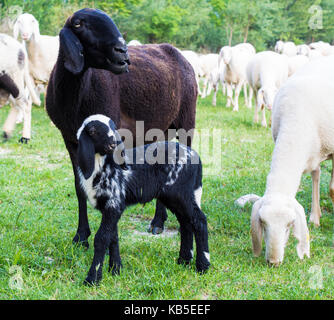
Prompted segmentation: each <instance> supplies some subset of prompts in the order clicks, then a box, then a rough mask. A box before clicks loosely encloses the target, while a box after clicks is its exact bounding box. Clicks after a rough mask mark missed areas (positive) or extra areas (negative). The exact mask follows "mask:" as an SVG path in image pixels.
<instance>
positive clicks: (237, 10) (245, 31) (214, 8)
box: [0, 0, 334, 52]
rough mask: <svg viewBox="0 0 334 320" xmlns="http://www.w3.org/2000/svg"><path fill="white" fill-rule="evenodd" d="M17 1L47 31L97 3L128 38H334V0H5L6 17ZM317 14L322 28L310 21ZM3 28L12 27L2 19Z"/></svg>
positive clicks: (191, 44) (209, 41) (197, 42)
mask: <svg viewBox="0 0 334 320" xmlns="http://www.w3.org/2000/svg"><path fill="white" fill-rule="evenodd" d="M14 6H19V8H20V7H21V8H22V10H23V11H24V12H30V13H32V14H33V15H34V16H35V17H36V18H37V19H38V21H39V22H40V28H41V32H42V34H51V35H53V34H58V33H59V30H60V29H61V27H62V26H63V25H64V23H65V21H66V18H67V17H68V16H70V15H71V14H72V13H73V12H74V11H76V10H78V9H80V8H84V7H93V8H99V9H101V10H103V11H105V12H107V13H108V14H109V15H110V16H111V17H112V18H113V19H114V20H115V22H116V24H117V25H118V26H119V28H120V30H121V32H122V33H124V34H126V35H127V40H132V39H138V40H140V41H141V42H144V43H152V42H157V43H161V42H169V43H172V44H174V45H175V46H177V47H180V48H187V49H192V50H197V51H202V52H205V51H212V52H217V51H218V50H219V49H220V48H221V47H222V46H223V45H227V44H231V45H234V44H236V43H239V42H244V41H249V42H251V43H253V44H254V45H255V47H256V48H257V50H265V49H267V48H272V47H273V46H274V44H275V42H276V41H277V40H278V39H282V40H293V41H294V42H295V43H297V44H299V43H307V42H311V41H319V40H322V41H327V42H332V41H333V39H334V24H333V21H334V1H333V0H252V1H249V0H238V1H236V0H197V1H193V0H113V1H110V0H104V1H97V0H49V1H46V0H26V1H22V0H21V1H20V0H0V8H1V11H0V20H1V21H5V22H7V20H6V19H7V18H8V17H10V19H12V20H13V19H15V14H16V11H15V10H13V8H16V7H14ZM314 6H318V7H319V8H320V9H321V12H318V11H317V9H316V8H318V7H314ZM317 17H320V18H321V24H322V25H321V28H318V27H317V26H316V27H311V26H310V22H312V21H313V20H316V18H317ZM3 25H4V23H3ZM0 31H2V32H8V33H10V32H11V31H10V27H9V29H8V28H4V26H2V27H1V25H0Z"/></svg>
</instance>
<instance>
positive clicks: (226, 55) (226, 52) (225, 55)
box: [219, 46, 232, 64]
mask: <svg viewBox="0 0 334 320" xmlns="http://www.w3.org/2000/svg"><path fill="white" fill-rule="evenodd" d="M219 55H220V57H221V59H223V62H224V63H225V64H229V63H230V62H231V59H232V48H231V47H230V46H224V47H222V48H221V50H220V54H219Z"/></svg>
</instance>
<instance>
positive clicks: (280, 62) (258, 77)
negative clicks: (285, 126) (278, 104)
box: [247, 51, 289, 127]
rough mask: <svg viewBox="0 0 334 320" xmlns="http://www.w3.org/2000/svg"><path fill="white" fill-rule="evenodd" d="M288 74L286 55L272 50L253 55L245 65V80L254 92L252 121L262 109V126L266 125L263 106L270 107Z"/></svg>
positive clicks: (256, 120) (256, 118)
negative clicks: (254, 101)
mask: <svg viewBox="0 0 334 320" xmlns="http://www.w3.org/2000/svg"><path fill="white" fill-rule="evenodd" d="M288 74H289V67H288V57H287V56H285V55H281V54H278V53H276V52H273V51H262V52H259V53H257V54H256V55H254V57H253V58H252V59H251V61H250V62H249V64H248V66H247V80H248V83H249V85H250V87H251V89H252V90H253V91H254V93H255V98H256V99H255V100H256V103H255V115H254V122H256V123H257V122H258V121H259V119H258V112H259V110H262V121H261V124H262V126H264V127H266V126H267V121H266V116H265V107H267V108H268V109H269V110H271V109H272V107H273V103H274V99H275V96H276V93H277V91H278V89H279V88H280V87H281V85H282V84H283V83H284V82H285V81H286V79H287V78H288Z"/></svg>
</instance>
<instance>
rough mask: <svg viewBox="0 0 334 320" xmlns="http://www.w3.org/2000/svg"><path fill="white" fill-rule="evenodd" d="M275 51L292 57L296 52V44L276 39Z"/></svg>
mask: <svg viewBox="0 0 334 320" xmlns="http://www.w3.org/2000/svg"><path fill="white" fill-rule="evenodd" d="M275 51H276V52H277V53H280V54H285V55H286V56H288V57H293V56H295V55H296V54H297V46H296V45H295V44H294V43H293V42H292V41H287V42H283V41H282V40H278V41H277V42H276V45H275Z"/></svg>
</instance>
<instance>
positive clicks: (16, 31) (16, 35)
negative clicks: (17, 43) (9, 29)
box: [13, 20, 19, 40]
mask: <svg viewBox="0 0 334 320" xmlns="http://www.w3.org/2000/svg"><path fill="white" fill-rule="evenodd" d="M13 37H14V39H16V40H17V38H18V37H19V24H18V23H17V20H16V22H15V24H14V27H13Z"/></svg>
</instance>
